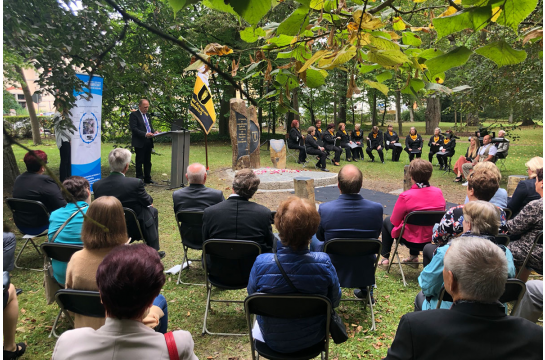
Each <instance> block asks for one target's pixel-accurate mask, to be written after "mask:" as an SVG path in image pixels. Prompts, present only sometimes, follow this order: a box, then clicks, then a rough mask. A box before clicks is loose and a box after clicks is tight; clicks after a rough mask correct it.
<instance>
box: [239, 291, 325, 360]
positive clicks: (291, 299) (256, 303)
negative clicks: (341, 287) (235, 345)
mask: <svg viewBox="0 0 545 360" xmlns="http://www.w3.org/2000/svg"><path fill="white" fill-rule="evenodd" d="M244 311H245V313H246V321H247V323H248V331H249V333H250V347H251V349H252V359H253V360H256V359H259V356H260V355H261V356H263V357H266V358H267V359H271V360H284V359H285V360H299V359H301V360H302V359H313V358H315V357H317V356H318V355H320V356H321V359H322V360H323V359H325V360H327V359H328V356H329V323H330V314H331V302H330V301H329V299H328V298H327V297H325V296H323V295H303V294H288V295H279V294H264V293H255V294H252V295H249V296H248V297H247V298H246V300H244ZM252 315H259V316H268V317H272V318H278V319H294V320H295V319H304V318H309V317H314V316H320V315H322V316H325V317H326V319H327V320H326V327H325V334H326V335H325V338H324V340H323V341H321V342H319V343H317V344H316V345H313V346H311V347H309V348H306V349H303V350H299V351H297V352H294V353H279V352H276V351H274V350H272V349H271V348H270V347H269V346H267V344H266V343H264V342H262V341H258V340H255V339H254V337H253V335H252V326H253V323H252ZM256 353H257V357H256Z"/></svg>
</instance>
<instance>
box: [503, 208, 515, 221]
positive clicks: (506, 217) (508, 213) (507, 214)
mask: <svg viewBox="0 0 545 360" xmlns="http://www.w3.org/2000/svg"><path fill="white" fill-rule="evenodd" d="M502 209H503V211H505V220H509V219H511V216H513V212H512V211H511V209H509V208H502Z"/></svg>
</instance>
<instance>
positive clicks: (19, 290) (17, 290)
mask: <svg viewBox="0 0 545 360" xmlns="http://www.w3.org/2000/svg"><path fill="white" fill-rule="evenodd" d="M22 292H23V289H15V295H17V296H19V295H20V294H21V293H22Z"/></svg>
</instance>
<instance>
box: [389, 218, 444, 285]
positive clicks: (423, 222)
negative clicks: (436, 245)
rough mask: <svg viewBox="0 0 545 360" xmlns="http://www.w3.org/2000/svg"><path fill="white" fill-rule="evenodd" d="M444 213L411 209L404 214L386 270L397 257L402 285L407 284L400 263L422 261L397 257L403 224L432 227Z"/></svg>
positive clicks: (417, 263)
mask: <svg viewBox="0 0 545 360" xmlns="http://www.w3.org/2000/svg"><path fill="white" fill-rule="evenodd" d="M444 215H445V211H413V212H410V213H408V214H407V215H406V216H405V219H404V220H403V226H402V227H401V233H400V234H399V236H398V237H397V239H396V246H395V250H394V253H393V254H392V257H391V259H390V262H389V264H388V270H387V272H388V273H389V272H390V268H391V267H392V264H394V258H395V257H397V264H399V271H400V272H401V277H402V278H403V285H404V286H407V282H406V281H405V274H404V273H403V268H402V266H401V265H411V266H412V265H415V264H416V265H417V266H418V265H419V264H422V262H420V261H418V262H410V263H402V262H401V260H400V259H399V254H398V252H397V248H398V247H399V244H400V243H401V239H402V238H403V234H404V233H405V226H407V225H418V226H429V227H433V226H434V225H435V224H437V223H439V222H441V219H442V218H443V216H444ZM428 240H429V241H428V242H431V239H428Z"/></svg>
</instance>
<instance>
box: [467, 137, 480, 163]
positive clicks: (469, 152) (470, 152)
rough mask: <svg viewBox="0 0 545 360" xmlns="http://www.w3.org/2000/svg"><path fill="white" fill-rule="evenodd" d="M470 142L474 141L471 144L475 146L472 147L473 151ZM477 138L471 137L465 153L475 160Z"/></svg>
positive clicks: (477, 144)
mask: <svg viewBox="0 0 545 360" xmlns="http://www.w3.org/2000/svg"><path fill="white" fill-rule="evenodd" d="M471 140H475V141H474V142H473V143H474V144H475V145H473V150H471ZM479 144H480V143H479V138H478V137H476V136H472V137H471V139H470V140H469V150H468V152H467V154H468V155H469V156H470V157H472V158H476V157H477V151H478V150H479Z"/></svg>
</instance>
